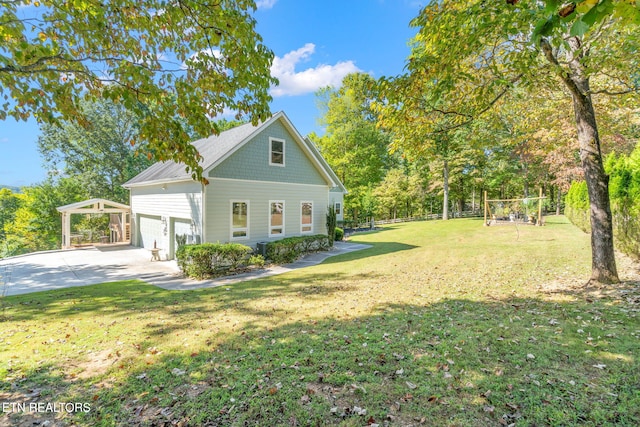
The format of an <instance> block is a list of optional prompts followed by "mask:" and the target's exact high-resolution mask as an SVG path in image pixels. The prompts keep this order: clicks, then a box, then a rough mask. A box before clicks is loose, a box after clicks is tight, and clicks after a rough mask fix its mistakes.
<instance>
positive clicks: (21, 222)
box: [4, 178, 88, 256]
mask: <svg viewBox="0 0 640 427" xmlns="http://www.w3.org/2000/svg"><path fill="white" fill-rule="evenodd" d="M23 190H24V194H21V195H20V196H21V199H22V200H21V204H20V207H19V208H18V209H17V210H16V212H15V217H14V220H13V222H12V223H10V224H8V225H7V226H6V227H5V229H6V245H5V250H4V252H6V253H5V255H6V256H11V255H17V254H20V253H26V252H34V251H42V250H50V249H58V248H60V240H61V236H62V224H61V221H60V213H59V212H58V211H57V210H56V208H57V207H59V206H64V205H68V204H71V203H75V202H79V201H82V200H84V199H86V198H87V197H88V194H87V193H86V189H85V188H84V186H83V185H82V183H81V182H80V181H78V180H76V179H74V178H60V179H58V180H55V181H54V180H48V181H45V182H43V183H41V184H38V185H34V186H32V187H25V188H24V189H23ZM77 217H78V218H75V220H76V221H80V220H81V218H80V217H79V216H77Z"/></svg>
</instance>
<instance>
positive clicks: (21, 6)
mask: <svg viewBox="0 0 640 427" xmlns="http://www.w3.org/2000/svg"><path fill="white" fill-rule="evenodd" d="M254 9H255V3H254V2H253V1H251V0H225V1H222V2H219V1H194V0H177V1H165V0H135V1H133V0H110V1H108V2H102V1H98V0H70V1H63V2H61V1H57V0H24V1H15V0H0V40H1V43H0V96H2V97H3V98H4V102H3V104H2V108H0V120H4V119H6V118H7V117H14V118H15V119H26V118H28V117H29V116H31V115H34V116H35V117H36V118H37V119H38V120H39V121H40V122H43V123H54V122H56V121H57V120H58V119H69V120H74V121H76V122H77V123H79V124H80V125H86V124H87V123H88V119H87V117H86V116H85V115H84V114H83V110H82V103H81V100H95V99H97V98H105V99H108V100H110V101H112V102H114V103H116V104H120V105H122V106H124V107H125V108H126V109H127V110H129V111H131V112H132V113H133V114H135V116H136V118H137V120H138V123H139V133H138V138H139V139H140V140H144V141H147V142H148V143H149V145H148V147H149V152H150V153H152V154H153V155H154V156H155V157H156V159H158V160H167V159H171V160H175V161H179V162H183V163H185V164H186V165H188V168H189V169H190V170H191V171H192V173H193V176H194V178H197V179H202V176H201V172H202V171H201V168H200V166H199V165H198V160H199V155H198V153H197V151H196V149H195V148H194V147H193V146H192V145H190V144H189V141H190V136H191V135H190V134H189V129H193V130H194V131H195V132H196V133H197V134H198V135H201V136H207V135H210V134H211V133H213V132H216V131H217V129H216V127H215V126H213V125H212V123H211V119H212V118H214V117H216V116H218V115H220V114H221V113H222V112H223V111H228V110H229V109H230V110H232V111H234V112H236V113H237V117H238V118H240V117H242V116H244V115H248V116H249V117H250V119H251V120H252V122H254V123H257V122H258V121H259V120H262V119H266V117H267V116H268V115H269V105H268V103H269V101H270V99H271V98H270V96H269V94H268V90H269V87H270V86H271V85H272V84H274V83H275V82H276V80H275V79H274V78H273V77H271V74H270V66H271V61H272V59H273V54H272V52H271V51H270V50H269V49H268V48H267V47H266V46H265V45H264V44H262V38H261V36H260V35H259V34H258V33H257V32H256V31H255V25H256V22H255V19H254V18H253V17H252V16H251V12H252V11H253V10H254ZM131 142H132V143H135V141H134V140H132V141H131Z"/></svg>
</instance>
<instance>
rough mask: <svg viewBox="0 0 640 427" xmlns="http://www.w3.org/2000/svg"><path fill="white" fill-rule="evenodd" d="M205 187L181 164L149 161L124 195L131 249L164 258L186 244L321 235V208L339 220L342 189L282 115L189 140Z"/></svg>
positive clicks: (314, 150) (310, 145)
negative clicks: (157, 251)
mask: <svg viewBox="0 0 640 427" xmlns="http://www.w3.org/2000/svg"><path fill="white" fill-rule="evenodd" d="M193 145H194V146H195V147H196V148H197V149H198V151H199V152H200V154H201V156H202V157H203V159H202V160H201V163H200V164H201V165H202V167H203V170H204V172H203V176H204V177H205V178H206V179H207V180H208V181H209V184H208V185H203V184H201V183H200V182H197V181H194V180H193V179H192V177H191V174H190V173H187V172H186V168H185V166H184V165H183V164H179V163H175V162H172V161H168V162H159V163H155V164H154V165H152V166H151V167H149V168H148V169H146V170H145V171H143V172H142V173H140V174H139V175H137V176H136V177H134V178H133V179H131V180H130V181H128V182H127V183H125V184H124V187H125V188H127V189H129V190H130V206H131V221H132V225H131V228H132V234H131V238H132V244H133V245H136V246H140V247H144V248H153V247H154V245H156V246H157V247H158V248H161V249H162V251H163V252H164V257H166V258H167V259H172V258H173V257H174V256H175V251H176V249H177V244H176V235H180V236H181V235H186V236H187V243H199V242H237V243H242V244H245V245H248V246H252V247H255V246H256V245H257V243H258V242H266V241H273V240H278V239H282V238H284V237H290V236H298V235H305V234H321V233H326V231H327V230H326V214H327V208H328V206H329V205H333V206H335V208H336V210H337V212H338V215H337V217H338V220H339V221H340V220H342V213H343V211H344V209H343V196H344V194H345V193H346V189H345V187H344V185H343V184H342V183H341V182H340V180H339V179H338V177H337V176H336V174H335V173H334V172H333V171H332V170H331V168H330V167H329V165H328V164H327V162H326V161H325V160H324V159H323V158H322V156H321V155H320V152H319V151H318V149H317V148H316V147H315V146H314V144H313V143H312V142H311V141H310V140H308V139H306V138H304V137H302V136H301V135H300V133H299V132H298V131H297V130H296V129H295V127H294V126H293V124H292V123H291V121H290V120H289V118H288V117H287V116H286V115H285V114H284V112H279V113H277V114H275V115H273V116H272V117H271V118H270V119H269V120H267V121H265V122H263V123H261V124H260V125H258V126H253V125H252V124H251V123H248V124H245V125H242V126H238V127H236V128H233V129H230V130H228V131H225V132H222V133H221V134H220V135H217V136H211V137H209V138H204V139H201V140H198V141H195V142H194V143H193Z"/></svg>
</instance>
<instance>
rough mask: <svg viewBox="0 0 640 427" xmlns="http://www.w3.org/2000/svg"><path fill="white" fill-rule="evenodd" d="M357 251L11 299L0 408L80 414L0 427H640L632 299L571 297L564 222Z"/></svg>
mask: <svg viewBox="0 0 640 427" xmlns="http://www.w3.org/2000/svg"><path fill="white" fill-rule="evenodd" d="M352 241H356V242H362V243H367V244H371V245H372V248H370V249H367V250H363V251H359V252H353V253H349V254H345V255H342V256H338V257H333V258H329V259H328V260H327V261H326V262H325V263H323V264H321V265H318V266H315V267H310V268H306V269H301V270H296V271H293V272H290V273H288V274H285V275H281V276H275V277H271V278H267V279H261V280H254V281H249V282H245V283H242V284H236V285H231V286H228V287H220V288H215V289H206V290H197V291H190V292H168V291H164V290H161V289H158V288H155V287H153V286H151V285H148V284H145V283H143V282H138V281H127V282H117V283H108V284H101V285H95V286H88V287H83V288H72V289H68V290H62V291H55V292H46V293H38V294H30V295H23V296H16V297H8V298H5V299H4V304H5V306H6V309H5V312H4V316H5V319H4V320H3V321H2V323H0V379H1V380H2V385H0V401H3V402H20V401H23V402H24V401H29V400H33V401H39V402H87V403H89V404H90V405H91V411H90V412H88V413H76V414H75V415H65V416H62V415H61V414H44V415H43V414H36V415H35V416H34V415H33V414H3V415H0V423H2V421H3V420H7V419H9V417H11V418H10V419H11V420H12V422H16V423H17V422H19V421H20V420H22V421H31V418H37V417H40V418H38V419H53V418H54V417H57V422H59V423H60V424H62V425H64V424H73V423H75V424H76V425H104V426H110V425H163V423H165V422H166V423H170V422H173V423H175V424H176V425H340V426H364V425H368V424H374V423H376V424H379V425H385V424H386V425H392V426H408V425H436V426H438V425H442V426H495V425H511V424H513V425H516V426H533V425H537V426H543V425H562V426H570V425H580V426H582V425H587V426H589V425H592V426H605V425H611V426H614V425H616V426H617V425H639V424H640V387H639V384H640V361H638V355H639V354H640V351H639V350H640V321H639V319H638V311H639V308H640V307H639V306H638V302H639V301H640V298H639V297H638V295H639V292H638V285H637V283H636V282H632V281H627V282H625V283H623V284H621V285H618V286H615V287H611V288H609V289H608V290H605V291H600V292H597V293H594V292H592V291H587V290H584V289H582V288H581V287H580V285H581V284H582V283H584V282H585V281H586V279H588V277H589V273H590V246H589V237H588V236H587V235H585V234H583V233H582V232H580V231H579V230H578V229H576V228H575V227H573V226H572V225H570V224H568V223H567V222H566V220H565V219H564V218H562V217H559V218H553V217H551V218H548V222H547V225H546V226H545V227H542V228H537V227H520V229H519V230H516V229H515V228H513V227H507V226H503V227H482V225H481V221H477V220H455V221H448V222H441V221H438V222H422V223H411V224H402V225H394V226H392V227H388V228H386V229H384V230H382V231H379V232H374V233H368V234H360V235H357V236H353V237H352ZM635 268H636V269H637V267H635ZM622 273H623V274H622V275H623V276H625V274H626V273H625V272H624V271H623V272H622ZM627 276H628V277H631V276H630V275H629V274H627ZM34 390H35V392H34ZM34 394H35V397H34V396H33V395H34ZM29 396H31V397H29ZM29 417H31V418H29ZM47 417H48V418H47ZM180 423H182V424H180Z"/></svg>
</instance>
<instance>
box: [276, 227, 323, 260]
mask: <svg viewBox="0 0 640 427" xmlns="http://www.w3.org/2000/svg"><path fill="white" fill-rule="evenodd" d="M329 249H330V244H329V237H328V236H326V235H324V234H316V235H314V236H299V237H287V238H285V239H281V240H277V241H275V242H269V243H267V258H269V259H270V260H272V261H273V262H275V263H276V264H282V263H288V262H293V261H295V260H296V259H298V257H300V256H301V255H304V254H306V253H309V252H314V251H327V250H329Z"/></svg>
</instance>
